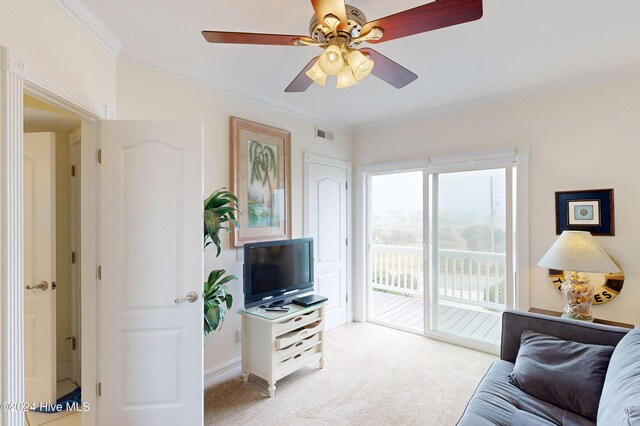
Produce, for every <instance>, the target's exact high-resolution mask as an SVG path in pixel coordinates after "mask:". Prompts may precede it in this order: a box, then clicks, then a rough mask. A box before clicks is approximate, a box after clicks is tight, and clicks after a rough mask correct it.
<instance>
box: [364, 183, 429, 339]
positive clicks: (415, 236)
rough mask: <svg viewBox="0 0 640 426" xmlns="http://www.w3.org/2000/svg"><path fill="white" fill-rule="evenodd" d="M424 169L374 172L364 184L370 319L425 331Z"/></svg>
mask: <svg viewBox="0 0 640 426" xmlns="http://www.w3.org/2000/svg"><path fill="white" fill-rule="evenodd" d="M423 181H424V178H423V172H422V171H417V172H406V173H392V174H383V175H375V176H372V177H371V179H370V188H369V200H370V203H369V206H370V207H369V218H370V222H369V225H370V226H369V228H370V244H369V269H370V273H369V275H370V283H369V318H370V319H371V320H374V321H377V322H383V323H389V324H392V325H394V326H397V327H401V328H408V329H411V330H416V331H423V330H424V294H425V293H424V255H423V246H424V244H423V236H424V232H423V216H424V215H423V202H422V193H423V185H422V184H423Z"/></svg>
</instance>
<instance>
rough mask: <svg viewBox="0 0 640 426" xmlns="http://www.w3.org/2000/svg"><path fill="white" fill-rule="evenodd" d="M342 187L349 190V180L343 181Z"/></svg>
mask: <svg viewBox="0 0 640 426" xmlns="http://www.w3.org/2000/svg"><path fill="white" fill-rule="evenodd" d="M344 189H346V190H347V191H348V190H349V182H345V183H344Z"/></svg>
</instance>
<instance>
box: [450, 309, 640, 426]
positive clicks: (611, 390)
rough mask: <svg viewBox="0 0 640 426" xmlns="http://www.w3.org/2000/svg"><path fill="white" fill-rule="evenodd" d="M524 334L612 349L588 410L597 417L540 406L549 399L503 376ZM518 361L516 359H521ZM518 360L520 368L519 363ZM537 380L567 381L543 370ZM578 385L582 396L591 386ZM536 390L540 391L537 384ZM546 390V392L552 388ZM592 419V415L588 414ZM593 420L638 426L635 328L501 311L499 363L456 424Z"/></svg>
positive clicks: (639, 357) (639, 371)
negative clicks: (532, 393) (543, 372)
mask: <svg viewBox="0 0 640 426" xmlns="http://www.w3.org/2000/svg"><path fill="white" fill-rule="evenodd" d="M525 330H532V331H533V332H537V333H542V334H545V335H549V336H555V337H557V338H559V339H563V340H565V341H572V342H579V343H584V344H591V345H606V346H613V347H615V349H613V350H612V349H611V348H608V350H609V351H610V352H609V354H611V351H612V352H613V354H612V355H610V357H609V355H607V359H606V364H605V365H604V367H603V369H602V376H603V377H604V385H602V383H601V384H600V386H601V389H602V390H601V391H600V388H597V387H596V392H597V393H596V394H595V398H596V399H595V401H596V403H595V406H594V407H593V409H592V412H594V413H597V419H596V418H592V419H589V418H586V417H583V416H581V415H579V414H576V413H575V412H572V411H569V410H567V409H563V408H561V407H558V406H556V405H554V404H552V403H549V402H546V401H544V400H542V399H547V400H549V398H548V397H547V395H545V394H543V395H542V396H541V398H542V399H540V398H536V397H533V396H531V395H530V394H528V393H527V392H525V391H523V390H522V389H520V388H519V387H518V386H516V384H517V383H514V380H513V377H512V378H511V379H510V378H509V375H510V374H511V375H512V372H514V367H515V366H516V360H517V358H518V353H519V351H520V349H521V348H520V345H521V337H522V336H523V332H524V331H525ZM527 333H530V332H529V331H527V332H525V335H526V334H527ZM537 333H536V334H537ZM523 342H525V341H524V340H523ZM569 344H571V343H569ZM523 345H525V343H523ZM576 346H581V345H576ZM552 347H553V346H551V347H547V350H546V351H544V352H546V353H547V355H548V354H550V353H554V350H553V349H550V348H552ZM597 348H600V347H597ZM522 353H525V350H522ZM524 357H525V356H524V355H521V358H524ZM574 358H578V357H577V356H576V357H574ZM518 361H519V363H520V365H522V364H523V363H524V362H525V361H521V360H518ZM570 361H571V360H570ZM538 365H541V364H538ZM542 367H543V368H540V371H544V370H545V369H544V365H543V366H542ZM517 368H518V367H516V369H517ZM534 371H535V370H534ZM543 379H544V380H545V383H547V387H548V388H553V387H555V385H556V383H553V380H556V381H563V383H566V382H570V381H571V380H572V377H569V378H567V376H562V375H561V374H559V375H557V376H556V375H554V374H551V375H549V374H548V372H547V373H546V375H545V376H544V377H543ZM549 380H552V382H549ZM549 383H551V385H549ZM557 384H558V385H560V386H558V389H560V393H562V389H563V387H562V383H557ZM578 386H581V387H582V388H581V389H582V390H584V391H585V392H587V391H588V390H589V389H592V383H583V384H582V383H578ZM538 387H540V386H539V384H538ZM545 391H546V389H543V392H545ZM548 392H549V394H551V393H552V389H549V390H548ZM534 393H535V392H534ZM574 394H575V395H574V398H578V399H579V398H581V394H580V392H577V393H576V392H574ZM561 396H562V395H561ZM579 402H583V401H579ZM565 408H566V407H565ZM594 416H595V414H593V415H592V417H594ZM595 420H597V424H598V426H618V425H620V426H622V425H624V426H626V425H640V329H638V328H637V327H636V328H635V329H634V330H633V331H630V330H629V329H625V328H617V327H609V326H604V325H599V324H592V323H587V322H584V323H583V322H578V321H571V320H564V319H561V318H554V317H549V316H544V315H538V314H531V313H525V312H517V311H507V312H505V313H504V315H503V317H502V346H501V350H500V359H499V360H497V361H495V362H494V363H493V364H492V366H491V368H490V369H489V371H488V372H487V373H486V375H485V376H484V378H483V379H482V381H481V382H480V384H479V385H478V387H477V388H476V391H475V393H474V395H473V397H472V398H471V400H470V401H469V402H468V403H467V407H466V409H465V411H464V413H463V415H462V417H461V418H460V420H459V421H458V425H459V426H483V425H501V426H502V425H504V426H506V425H517V426H529V425H531V426H534V425H535V426H540V425H566V426H569V425H571V426H573V425H594V424H596V421H595Z"/></svg>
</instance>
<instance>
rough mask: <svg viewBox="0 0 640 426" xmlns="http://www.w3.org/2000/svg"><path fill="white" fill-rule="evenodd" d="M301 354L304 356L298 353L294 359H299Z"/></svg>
mask: <svg viewBox="0 0 640 426" xmlns="http://www.w3.org/2000/svg"><path fill="white" fill-rule="evenodd" d="M301 356H302V354H298V355H296V356H294V357H293V359H298V358H300V357H301Z"/></svg>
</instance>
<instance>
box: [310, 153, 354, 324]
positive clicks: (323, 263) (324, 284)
mask: <svg viewBox="0 0 640 426" xmlns="http://www.w3.org/2000/svg"><path fill="white" fill-rule="evenodd" d="M306 166H307V175H308V181H307V191H308V197H307V206H306V208H307V212H308V229H307V230H306V234H307V235H308V236H311V237H313V239H314V252H315V253H314V257H315V290H316V293H318V294H320V295H322V296H325V297H327V298H328V299H329V300H328V302H327V306H326V311H325V312H326V317H325V318H326V328H327V329H330V328H333V327H336V326H338V325H341V324H345V323H346V322H347V321H348V306H349V303H348V300H347V294H348V292H347V289H348V285H349V280H348V274H347V270H348V261H347V260H348V259H347V244H348V241H347V236H348V229H347V214H348V211H347V207H348V206H347V178H348V169H347V168H344V167H336V166H333V165H326V164H318V163H314V162H307V163H306Z"/></svg>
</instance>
